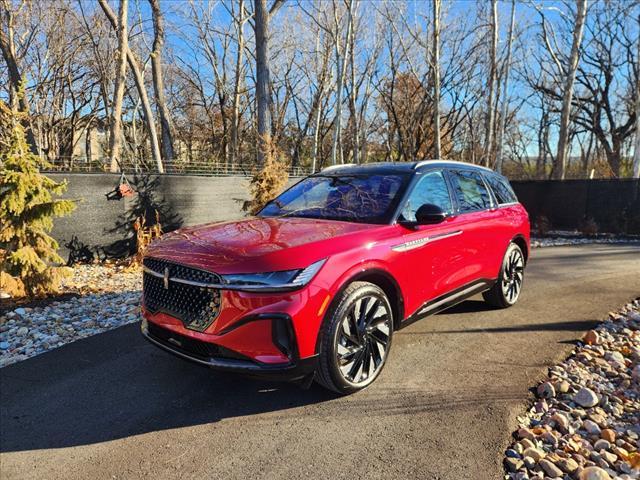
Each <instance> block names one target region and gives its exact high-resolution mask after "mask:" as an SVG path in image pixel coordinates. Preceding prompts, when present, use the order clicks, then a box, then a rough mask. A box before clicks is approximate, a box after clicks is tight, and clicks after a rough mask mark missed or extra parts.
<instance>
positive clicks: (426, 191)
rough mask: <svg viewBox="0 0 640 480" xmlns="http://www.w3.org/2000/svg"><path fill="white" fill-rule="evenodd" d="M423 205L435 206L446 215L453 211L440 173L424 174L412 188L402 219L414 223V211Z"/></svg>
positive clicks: (445, 183) (442, 175) (444, 181)
mask: <svg viewBox="0 0 640 480" xmlns="http://www.w3.org/2000/svg"><path fill="white" fill-rule="evenodd" d="M425 203H431V204H433V205H437V206H438V207H440V208H441V209H442V210H444V211H445V212H447V213H451V212H452V211H453V207H452V205H451V198H450V197H449V188H448V187H447V181H446V180H445V178H444V174H443V173H442V172H429V173H425V174H424V175H423V176H422V178H421V179H420V180H419V181H418V183H417V184H416V186H415V187H414V188H413V190H412V192H411V195H409V199H408V200H407V204H406V205H405V207H404V209H403V210H402V217H403V218H404V219H405V220H407V221H410V222H415V221H416V211H417V210H418V208H420V207H421V206H422V205H424V204H425Z"/></svg>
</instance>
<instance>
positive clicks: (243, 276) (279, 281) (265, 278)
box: [222, 259, 325, 291]
mask: <svg viewBox="0 0 640 480" xmlns="http://www.w3.org/2000/svg"><path fill="white" fill-rule="evenodd" d="M324 262H325V260H324V259H323V260H319V261H317V262H315V263H312V264H311V265H309V266H308V267H307V268H302V269H298V270H283V271H279V272H266V273H238V274H230V275H222V281H223V286H222V288H227V289H230V290H251V291H253V290H259V291H274V290H291V289H295V288H300V287H303V286H305V285H306V284H307V283H309V282H310V281H311V279H312V278H313V277H314V276H315V275H316V273H318V271H319V270H320V268H322V265H324Z"/></svg>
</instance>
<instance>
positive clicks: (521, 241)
mask: <svg viewBox="0 0 640 480" xmlns="http://www.w3.org/2000/svg"><path fill="white" fill-rule="evenodd" d="M511 243H515V244H516V245H518V247H520V250H522V255H524V264H525V265H526V264H527V262H528V261H529V247H528V245H527V241H526V240H525V238H524V235H521V234H518V235H516V236H515V237H513V238H512V239H511Z"/></svg>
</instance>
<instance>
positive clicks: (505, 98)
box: [496, 0, 516, 173]
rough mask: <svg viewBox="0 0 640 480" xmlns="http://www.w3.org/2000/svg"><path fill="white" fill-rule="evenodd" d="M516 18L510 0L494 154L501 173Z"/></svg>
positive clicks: (513, 5) (512, 0) (513, 3)
mask: <svg viewBox="0 0 640 480" xmlns="http://www.w3.org/2000/svg"><path fill="white" fill-rule="evenodd" d="M515 20H516V1H515V0H511V24H510V25H509V39H508V40H507V60H506V64H505V72H504V84H503V88H502V111H501V112H500V131H499V132H498V154H497V156H496V171H497V172H498V173H502V163H503V161H504V131H505V128H506V125H507V115H508V113H509V112H508V107H509V73H510V71H511V44H512V42H513V27H514V24H515Z"/></svg>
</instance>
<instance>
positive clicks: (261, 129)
mask: <svg viewBox="0 0 640 480" xmlns="http://www.w3.org/2000/svg"><path fill="white" fill-rule="evenodd" d="M253 15H254V30H255V37H256V111H257V124H258V165H259V166H262V165H263V164H264V161H265V157H266V154H267V149H268V148H269V147H268V142H270V139H269V138H270V136H271V117H270V114H269V106H270V103H271V95H270V88H271V79H270V71H269V11H268V10H267V0H254V10H253Z"/></svg>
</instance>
